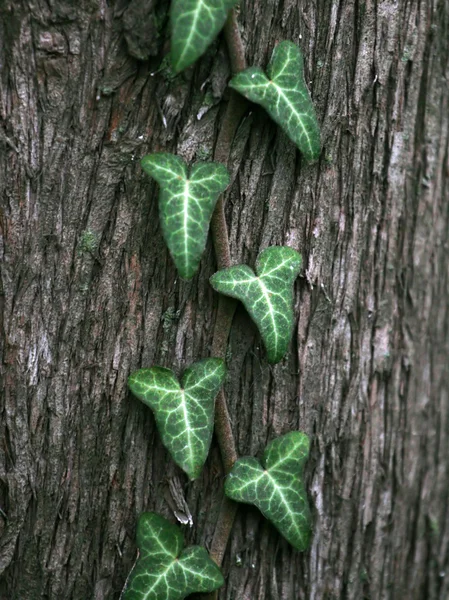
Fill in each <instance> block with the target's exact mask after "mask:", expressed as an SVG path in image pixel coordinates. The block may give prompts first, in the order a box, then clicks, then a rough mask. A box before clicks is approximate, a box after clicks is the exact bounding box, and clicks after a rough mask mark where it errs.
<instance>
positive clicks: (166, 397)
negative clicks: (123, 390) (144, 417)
mask: <svg viewBox="0 0 449 600" xmlns="http://www.w3.org/2000/svg"><path fill="white" fill-rule="evenodd" d="M225 374H226V368H225V365H224V362H223V360H222V359H221V358H206V359H204V360H201V361H199V362H196V363H194V364H193V365H191V366H190V367H189V368H188V369H186V370H185V372H184V375H183V377H182V385H180V384H179V381H178V379H177V377H176V376H175V374H174V373H173V371H171V370H170V369H165V368H163V367H152V368H151V369H140V370H139V371H136V372H135V373H133V374H132V375H131V376H130V378H129V381H128V384H129V387H130V389H131V391H132V393H133V394H134V395H135V396H137V398H139V400H142V402H144V403H145V404H147V405H148V406H149V407H150V408H151V409H152V410H153V412H154V416H155V419H156V424H157V427H158V430H159V433H160V435H161V438H162V442H163V444H164V446H165V447H166V448H167V449H168V450H169V452H170V454H171V456H172V457H173V460H174V461H175V462H176V464H177V465H179V466H180V467H181V469H183V470H184V471H185V472H186V473H187V475H188V476H189V477H190V479H195V478H196V477H198V475H199V474H200V472H201V469H202V467H203V465H204V463H205V461H206V458H207V455H208V452H209V447H210V442H211V439H212V431H213V427H214V406H215V396H216V395H217V394H218V391H219V389H220V387H221V386H222V384H223V381H224V378H225Z"/></svg>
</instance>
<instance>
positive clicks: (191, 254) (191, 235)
mask: <svg viewBox="0 0 449 600" xmlns="http://www.w3.org/2000/svg"><path fill="white" fill-rule="evenodd" d="M141 164H142V167H143V169H144V170H145V171H146V172H147V173H148V174H149V175H151V177H153V178H154V179H155V180H156V181H157V182H158V184H159V185H160V188H161V189H160V192H159V215H160V219H161V224H162V232H163V235H164V239H165V241H166V243H167V246H168V248H169V250H170V253H171V255H172V257H173V260H174V262H175V265H176V268H177V269H178V271H179V274H180V275H181V277H183V278H184V279H190V278H192V277H193V276H194V275H195V273H196V271H197V269H198V266H199V263H200V260H201V255H202V253H203V251H204V247H205V246H206V240H207V232H208V230H209V222H210V219H211V217H212V213H213V211H214V208H215V204H216V202H217V200H218V196H219V195H220V194H221V192H223V191H224V190H225V189H226V188H227V186H228V184H229V174H228V171H227V169H226V167H225V166H224V165H221V164H219V163H213V162H198V163H195V164H193V165H192V167H191V169H190V173H189V169H188V167H187V165H186V163H185V162H184V161H183V160H182V158H180V157H179V156H175V155H174V154H168V153H165V152H161V153H155V154H148V155H147V156H144V157H143V158H142V161H141Z"/></svg>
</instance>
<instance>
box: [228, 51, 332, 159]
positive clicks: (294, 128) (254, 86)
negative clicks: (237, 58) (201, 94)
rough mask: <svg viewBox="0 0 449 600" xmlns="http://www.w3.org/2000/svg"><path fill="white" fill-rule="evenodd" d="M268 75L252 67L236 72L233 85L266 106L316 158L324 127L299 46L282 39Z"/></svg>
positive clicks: (306, 151)
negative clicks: (316, 108) (307, 83)
mask: <svg viewBox="0 0 449 600" xmlns="http://www.w3.org/2000/svg"><path fill="white" fill-rule="evenodd" d="M267 74H268V77H267V76H266V75H265V73H264V72H263V70H262V69H261V68H260V67H250V68H249V69H246V70H245V71H242V72H241V73H238V74H237V75H235V76H234V77H233V78H232V79H231V81H230V83H229V85H230V87H232V88H234V89H235V90H237V91H238V92H240V93H241V94H242V95H243V96H245V97H246V98H248V100H251V101H252V102H256V103H257V104H260V105H262V106H263V107H264V108H265V110H266V111H267V112H268V113H269V114H270V116H271V118H272V119H273V120H274V121H275V122H276V123H277V124H278V125H280V127H282V129H283V130H284V131H285V132H286V133H287V135H288V136H289V138H290V139H291V140H292V141H293V142H294V143H295V144H296V145H297V146H298V148H299V149H300V150H301V152H302V153H303V154H304V156H305V157H306V159H307V160H310V161H313V160H316V159H317V158H318V157H319V155H320V130H319V127H318V122H317V119H316V115H315V110H314V108H313V104H312V100H311V99H310V94H309V90H308V88H307V85H306V82H305V80H304V62H303V57H302V54H301V51H300V49H299V48H298V46H296V45H295V44H294V43H293V42H289V41H285V42H281V43H280V44H279V45H278V46H277V47H276V48H275V49H274V51H273V55H272V57H271V61H270V63H269V65H268V67H267Z"/></svg>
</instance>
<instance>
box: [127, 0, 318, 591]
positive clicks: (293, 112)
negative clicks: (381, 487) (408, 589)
mask: <svg viewBox="0 0 449 600" xmlns="http://www.w3.org/2000/svg"><path fill="white" fill-rule="evenodd" d="M235 4H236V1H235V0H172V3H171V9H170V29H171V61H172V66H173V69H174V71H175V72H180V71H182V70H183V69H185V68H187V67H189V66H190V65H192V64H193V63H194V62H195V61H196V60H197V59H198V58H199V57H200V56H201V55H202V54H203V53H204V52H205V50H206V49H207V47H208V46H209V45H210V44H211V43H212V42H213V40H214V39H215V37H216V36H217V35H218V34H219V32H220V30H221V29H222V28H223V27H224V31H225V38H226V42H227V45H228V50H229V55H230V60H231V66H232V70H233V73H234V76H233V77H232V79H231V80H230V82H229V86H230V87H231V88H232V90H233V92H232V94H231V98H230V100H229V102H228V106H227V109H226V113H225V116H224V120H223V126H222V128H221V131H220V135H219V138H218V142H217V149H216V152H215V162H197V163H195V164H193V165H191V166H188V165H187V164H186V163H185V161H184V160H183V159H182V158H180V157H179V156H175V155H172V154H169V153H164V152H160V153H155V154H150V155H147V156H145V157H144V158H143V159H142V167H143V169H144V171H145V172H146V173H147V174H148V175H150V176H151V177H152V178H153V179H155V180H156V181H157V183H158V184H159V187H160V191H159V216H160V220H161V227H162V232H163V235H164V239H165V242H166V244H167V246H168V249H169V251H170V254H171V256H172V258H173V261H174V263H175V266H176V268H177V270H178V272H179V274H180V276H181V277H182V278H184V279H190V278H192V277H193V276H194V275H195V273H196V272H197V270H198V267H199V264H200V261H201V256H202V254H203V252H204V249H205V246H206V240H207V234H208V231H209V226H210V225H211V229H212V234H213V240H214V247H215V253H216V259H217V266H218V269H219V270H218V271H217V273H215V274H214V275H213V276H212V277H211V279H210V283H211V285H212V287H213V288H214V289H215V290H216V291H217V292H218V293H219V294H220V297H219V308H218V314H217V320H216V323H215V331H214V340H213V343H212V353H213V355H214V357H213V358H204V359H203V360H200V361H199V362H196V363H194V364H193V365H191V366H190V367H189V368H188V369H186V371H185V372H184V374H183V376H182V378H181V382H179V380H178V378H177V377H176V375H175V373H174V372H173V371H171V370H170V369H167V368H164V367H159V366H153V367H151V368H143V369H140V370H138V371H136V372H134V373H132V374H131V376H130V378H129V388H130V390H131V391H132V393H133V395H134V396H136V397H137V398H139V399H140V400H141V401H142V402H144V403H145V404H146V405H148V406H149V407H150V408H151V409H152V411H153V412H154V416H155V420H156V424H157V427H158V431H159V433H160V435H161V438H162V441H163V443H164V445H165V447H166V448H167V450H168V451H169V452H170V454H171V456H172V458H173V460H174V461H175V462H176V464H178V465H179V466H180V467H181V469H183V470H184V471H185V472H186V474H187V475H188V476H189V478H191V479H195V478H196V477H198V476H199V474H200V473H201V469H202V468H203V466H204V463H205V461H206V458H207V455H208V452H209V447H210V442H211V438H212V433H213V429H214V421H215V432H216V434H217V438H218V441H219V445H220V450H221V453H222V458H223V464H224V468H225V472H226V475H227V477H226V480H225V484H224V492H225V494H226V496H227V498H228V499H226V497H225V499H224V501H223V505H222V508H221V511H220V517H219V522H218V523H217V527H216V531H215V535H214V539H213V541H212V546H211V552H210V556H209V554H208V552H207V551H206V550H205V549H204V548H202V547H200V546H193V547H190V548H187V549H183V547H184V540H183V536H182V533H181V532H180V530H179V528H178V527H176V526H175V525H173V524H171V523H170V522H168V521H167V520H166V519H164V518H163V517H161V516H159V515H157V514H155V513H143V514H142V515H141V517H140V519H139V522H138V525H137V546H138V548H139V557H138V560H137V562H136V564H135V566H134V568H133V570H132V571H131V573H130V575H129V577H128V580H127V582H126V584H125V588H124V590H123V592H122V598H123V600H159V599H164V600H182V599H183V598H185V597H186V596H187V595H189V594H191V593H193V592H212V593H216V592H214V590H217V589H218V588H219V587H220V586H222V585H223V583H224V580H223V576H222V574H221V572H220V569H219V566H220V565H221V560H222V557H223V554H224V550H225V548H226V544H227V541H228V537H229V534H230V530H231V527H232V523H233V520H234V516H235V512H236V508H237V504H236V502H238V503H249V504H254V505H255V506H257V507H258V508H259V510H260V511H261V512H262V514H263V515H264V516H265V517H266V518H267V519H269V520H270V521H271V522H272V523H273V525H274V526H275V527H276V528H277V529H278V531H279V532H280V533H281V534H282V535H283V536H284V537H285V539H286V540H287V541H288V542H289V543H290V544H291V545H292V546H293V547H294V548H297V549H298V550H300V551H303V550H305V549H307V547H308V544H309V539H310V535H311V516H310V508H309V504H308V500H307V492H306V489H305V486H304V482H303V469H304V464H305V462H306V460H307V456H308V452H309V443H310V442H309V438H308V437H307V435H306V434H304V433H302V432H298V431H293V432H290V433H287V434H285V435H283V436H280V437H278V438H276V439H274V440H272V441H271V442H270V443H269V444H268V446H267V447H266V449H265V452H264V454H263V456H262V459H261V461H260V462H259V460H257V459H256V458H254V457H244V458H238V457H237V453H236V450H235V442H234V438H233V434H232V428H231V424H230V419H229V414H228V411H227V405H226V398H225V395H224V391H223V388H222V386H223V382H224V379H225V375H226V367H225V361H224V358H225V356H226V347H227V339H228V335H229V329H230V326H231V323H232V318H233V314H234V310H235V301H236V300H239V301H241V302H242V303H243V304H244V306H245V308H246V310H247V312H248V313H249V315H250V316H251V318H252V319H253V320H254V322H255V323H256V325H257V327H258V329H259V332H260V335H261V337H262V340H263V342H264V345H265V348H266V352H267V359H268V361H269V362H271V363H276V362H278V361H280V360H281V359H282V358H283V357H284V356H285V354H286V353H287V351H288V347H289V344H290V340H291V337H292V332H293V328H294V322H295V316H294V310H293V285H294V281H295V279H296V278H297V276H298V274H299V272H300V268H301V255H300V254H299V252H297V251H296V250H295V249H294V248H289V247H286V246H272V247H269V248H266V249H265V250H263V251H262V252H261V253H260V255H259V257H258V258H257V261H256V264H255V270H254V271H253V270H252V269H251V268H250V267H249V266H248V265H235V266H233V265H231V261H230V252H229V244H228V235H227V229H226V221H225V218H224V202H223V197H222V196H221V194H222V193H223V192H224V191H225V189H226V188H227V186H228V185H229V174H228V171H227V168H226V165H225V164H223V163H226V162H227V160H228V157H229V152H230V146H231V143H232V139H233V135H234V132H235V130H236V128H237V126H238V123H239V120H240V118H241V116H242V114H243V111H244V110H245V108H246V107H245V104H244V102H242V100H239V97H238V95H239V94H241V95H242V96H244V97H245V98H246V99H247V100H249V101H251V102H255V103H258V104H260V105H261V106H262V107H264V108H265V109H266V110H267V112H268V113H269V115H270V116H271V118H272V119H273V120H274V121H275V122H276V123H277V124H278V125H279V126H280V127H281V128H282V129H283V130H284V131H285V132H286V134H287V135H288V137H289V138H290V139H291V140H292V141H293V142H294V143H295V144H296V146H297V147H298V148H299V150H300V151H301V153H302V154H303V156H304V158H305V159H306V160H309V161H314V160H316V159H317V158H318V157H319V154H320V134H319V128H318V123H317V119H316V115H315V111H314V108H313V104H312V101H311V99H310V95H309V91H308V89H307V86H306V83H305V80H304V73H303V71H304V68H303V58H302V54H301V51H300V49H299V48H298V47H297V46H296V45H295V44H294V43H292V42H290V41H284V42H281V43H280V44H279V45H278V46H277V47H276V48H275V49H274V51H273V55H272V57H271V60H270V62H269V64H268V66H267V69H266V74H265V72H264V71H263V70H262V69H261V68H260V67H254V66H253V67H250V68H248V69H247V68H246V64H245V59H244V51H243V47H242V43H241V39H240V34H239V30H238V24H237V20H236V12H235V9H234V8H233V7H234V6H235ZM227 297H228V298H227ZM214 413H215V414H214Z"/></svg>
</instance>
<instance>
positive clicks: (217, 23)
mask: <svg viewBox="0 0 449 600" xmlns="http://www.w3.org/2000/svg"><path fill="white" fill-rule="evenodd" d="M235 4H236V0H172V3H171V12H170V22H171V59H172V65H173V69H174V70H175V71H176V72H177V73H179V72H180V71H182V70H183V69H185V68H187V67H189V66H190V65H191V64H193V63H194V62H195V61H196V60H197V59H198V58H199V57H200V56H201V55H202V54H203V53H204V52H205V51H206V49H207V48H208V46H209V45H210V44H211V42H212V41H213V40H214V39H215V38H216V37H217V35H218V34H219V33H220V31H221V29H222V28H223V25H224V24H225V21H226V18H227V16H228V12H229V11H230V10H231V8H232V7H233V6H234V5H235Z"/></svg>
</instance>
